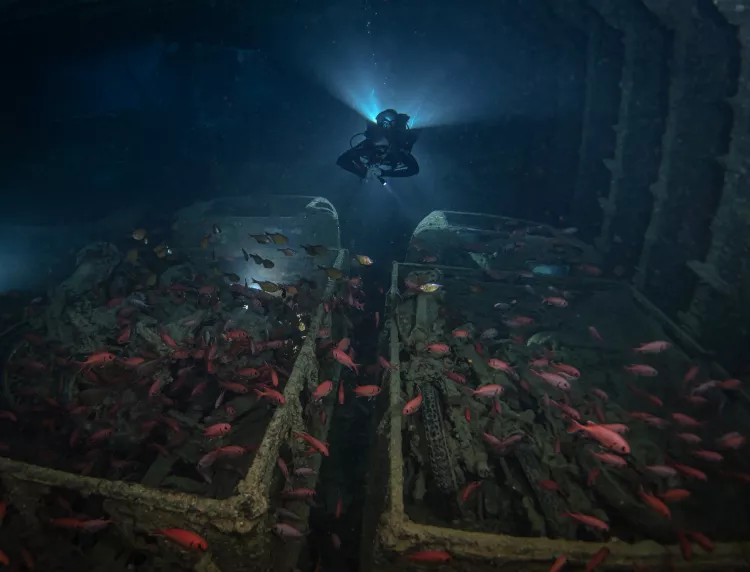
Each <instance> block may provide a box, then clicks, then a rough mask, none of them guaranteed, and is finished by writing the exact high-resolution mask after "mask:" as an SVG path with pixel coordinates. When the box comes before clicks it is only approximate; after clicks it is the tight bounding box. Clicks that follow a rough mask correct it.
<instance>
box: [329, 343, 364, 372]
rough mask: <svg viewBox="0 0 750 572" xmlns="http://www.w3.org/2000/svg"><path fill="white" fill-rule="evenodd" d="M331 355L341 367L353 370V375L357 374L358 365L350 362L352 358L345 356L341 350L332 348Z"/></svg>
mask: <svg viewBox="0 0 750 572" xmlns="http://www.w3.org/2000/svg"><path fill="white" fill-rule="evenodd" d="M332 353H333V359H335V360H336V361H337V362H339V363H340V364H341V365H344V366H346V367H348V368H349V369H351V370H354V373H356V374H359V364H358V363H354V362H353V361H352V358H350V357H349V356H348V355H346V354H345V353H344V352H343V351H342V350H340V349H338V348H334V349H333V350H332Z"/></svg>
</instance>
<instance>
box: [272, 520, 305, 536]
mask: <svg viewBox="0 0 750 572" xmlns="http://www.w3.org/2000/svg"><path fill="white" fill-rule="evenodd" d="M272 528H273V532H274V534H276V535H277V536H278V537H279V538H282V539H286V538H302V537H303V536H305V533H303V532H301V531H300V530H298V529H296V528H295V527H293V526H292V525H291V524H286V523H282V522H278V523H276V524H274V525H273V527H272Z"/></svg>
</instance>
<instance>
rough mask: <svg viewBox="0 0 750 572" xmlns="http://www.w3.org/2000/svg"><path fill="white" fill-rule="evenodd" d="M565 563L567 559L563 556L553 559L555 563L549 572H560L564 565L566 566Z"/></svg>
mask: <svg viewBox="0 0 750 572" xmlns="http://www.w3.org/2000/svg"><path fill="white" fill-rule="evenodd" d="M567 562H568V557H567V556H565V555H563V556H558V557H557V558H556V559H555V562H554V563H553V564H552V568H550V569H549V572H560V570H562V569H563V566H565V564H567Z"/></svg>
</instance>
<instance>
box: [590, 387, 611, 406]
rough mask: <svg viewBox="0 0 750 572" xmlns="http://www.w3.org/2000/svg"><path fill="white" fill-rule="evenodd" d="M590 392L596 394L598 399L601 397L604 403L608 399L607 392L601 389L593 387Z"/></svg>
mask: <svg viewBox="0 0 750 572" xmlns="http://www.w3.org/2000/svg"><path fill="white" fill-rule="evenodd" d="M591 393H593V394H594V395H596V396H597V397H598V398H599V399H601V400H602V401H604V402H605V403H606V402H607V401H609V395H607V393H606V392H605V391H602V390H601V389H597V388H593V389H592V390H591Z"/></svg>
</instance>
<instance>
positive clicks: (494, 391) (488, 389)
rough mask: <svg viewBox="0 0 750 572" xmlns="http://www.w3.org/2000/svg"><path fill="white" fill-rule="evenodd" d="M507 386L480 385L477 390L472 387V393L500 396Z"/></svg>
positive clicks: (479, 395) (484, 395)
mask: <svg viewBox="0 0 750 572" xmlns="http://www.w3.org/2000/svg"><path fill="white" fill-rule="evenodd" d="M504 391H505V388H504V387H503V386H502V385H497V384H492V385H485V386H482V387H480V388H479V389H477V390H474V389H472V390H471V394H472V395H474V396H475V397H477V396H478V397H500V396H501V395H502V394H503V392H504Z"/></svg>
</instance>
